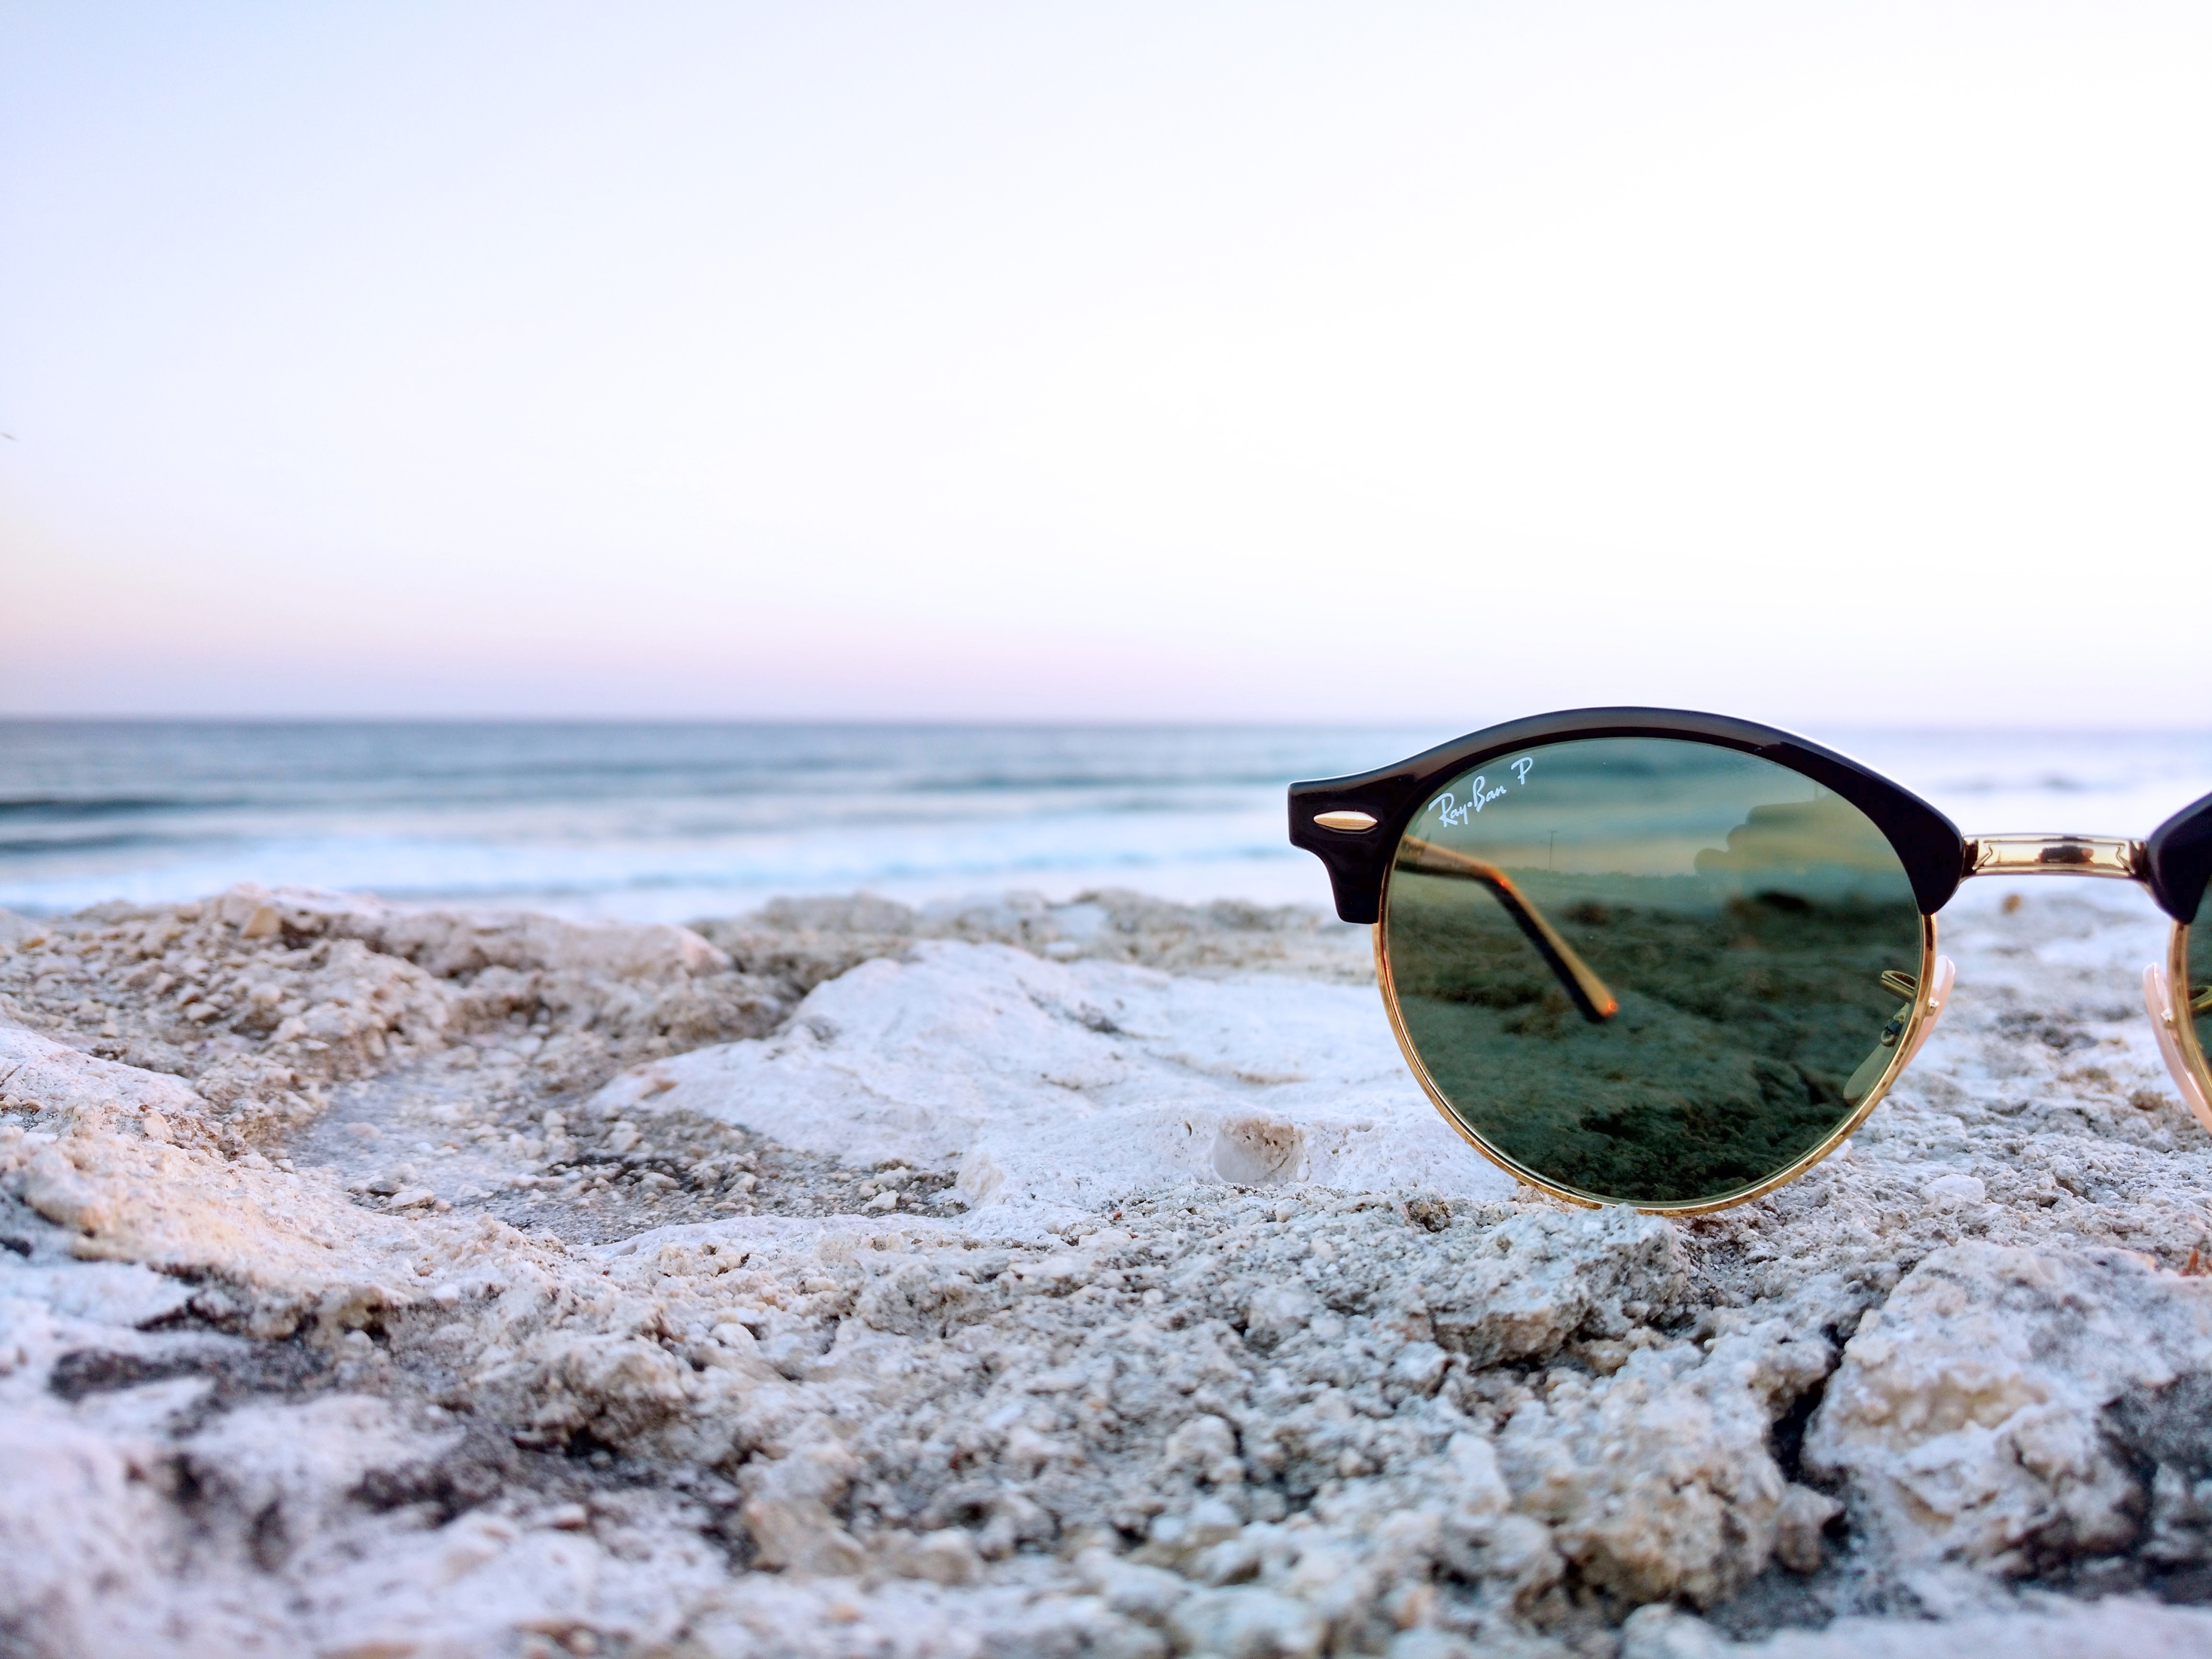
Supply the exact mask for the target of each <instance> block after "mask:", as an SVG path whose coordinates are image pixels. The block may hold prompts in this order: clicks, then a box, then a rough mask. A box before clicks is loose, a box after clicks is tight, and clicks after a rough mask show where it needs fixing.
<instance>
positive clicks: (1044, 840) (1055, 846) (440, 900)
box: [0, 720, 2212, 921]
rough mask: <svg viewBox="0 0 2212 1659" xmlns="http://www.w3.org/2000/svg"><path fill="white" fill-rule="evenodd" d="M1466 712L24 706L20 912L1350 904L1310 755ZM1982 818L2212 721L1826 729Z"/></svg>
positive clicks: (2105, 780) (2194, 773)
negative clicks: (1292, 818)
mask: <svg viewBox="0 0 2212 1659" xmlns="http://www.w3.org/2000/svg"><path fill="white" fill-rule="evenodd" d="M1458 735H1459V732H1458V731H1457V730H1453V729H1447V728H1440V727H1414V726H1406V727H1399V728H1388V729H1385V728H1352V727H1315V726H1279V727H1275V726H1045V725H1006V726H899V725H765V724H759V725H756V724H744V723H678V722H654V723H623V722H611V721H610V722H587V721H573V722H554V721H527V722H525V721H461V720H450V721H406V722H393V721H367V720H360V721H353V720H349V721H312V722H310V721H292V722H280V721H216V720H0V908H6V909H11V910H15V911H18V912H21V913H25V914H30V915H52V914H58V913H65V912H69V911H73V910H76V909H79V908H83V907H86V906H88V905H92V904H96V903H99V902H103V901H107V900H114V899H122V900H126V901H129V902H133V903H140V904H144V903H154V902H168V901H174V900H179V899H185V898H193V897H198V896H204V895H206V894H210V893H214V892H218V891H221V890H222V889H224V888H227V887H229V886H232V885H233V884H236V883H239V882H248V881H250V882H258V883H259V884H262V885H264V886H269V887H276V886H304V887H315V888H322V889H326V890H338V891H345V892H368V893H375V894H378V895H380V896H383V897H385V898H387V899H391V900H394V901H398V902H403V903H421V904H462V905H468V906H473V907H483V908H528V909H537V910H544V911H550V912H552V913H554V914H556V915H569V916H576V917H619V918H624V919H628V920H634V921H686V920H690V919H693V918H696V917H703V916H715V915H735V914H738V913H741V912H743V911H746V910H750V909H753V908H757V907H758V906H759V905H761V904H762V903H763V902H766V901H767V900H769V899H770V898H773V897H776V896H800V895H808V894H822V893H848V892H855V891H863V890H865V891H868V892H873V893H878V894H881V895H883V896H886V897H890V898H896V899H901V900H903V901H905V902H909V903H916V904H930V903H936V902H957V901H960V900H963V899H967V898H970V897H975V896H1000V895H1003V894H1005V893H1007V892H1009V891H1016V890H1025V891H1030V892H1035V893H1038V894H1041V895H1042V896H1044V897H1045V898H1047V899H1048V900H1052V901H1054V902H1058V901H1061V900H1065V899H1068V898H1072V897H1074V896H1076V895H1078V894H1079V893H1082V892H1085V891H1086V890H1095V889H1099V888H1106V887H1120V888H1129V889H1134V890H1139V891H1142V892H1148V893H1152V894H1156V895H1158V896H1163V897H1167V898H1173V899H1181V900H1185V901H1200V900H1206V899H1213V898H1243V899H1250V900H1255V901H1258V902H1264V903H1304V904H1312V905H1316V906H1322V905H1326V904H1327V902H1328V884H1327V882H1326V880H1325V879H1324V878H1323V876H1322V872H1321V868H1320V866H1319V865H1318V864H1317V863H1316V861H1315V860H1313V859H1311V858H1310V857H1309V856H1308V855H1306V854H1303V853H1300V852H1297V850H1295V849H1294V848H1291V846H1290V845H1289V844H1288V842H1286V840H1285V808H1284V799H1283V791H1284V787H1285V785H1287V784H1289V783H1290V782H1291V781H1293V780H1295V779H1300V778H1319V777H1329V776H1335V775H1342V774H1345V773H1348V772H1355V771H1362V770H1365V769H1369V768H1370V767H1375V766H1378V765H1383V764H1386V763H1390V762H1393V761H1395V760H1399V759H1401V758H1403V757H1407V756H1408V755H1412V754H1414V753H1417V752H1419V750H1423V749H1425V748H1428V747H1430V746H1431V745H1432V744H1437V743H1440V742H1443V741H1445V740H1447V739H1449V738H1453V737H1455V736H1458ZM1808 735H1809V736H1812V737H1814V738H1817V739H1818V740H1820V741H1821V742H1823V743H1826V744H1829V745H1830V746H1832V747H1834V748H1838V749H1841V750H1844V752H1846V753H1849V754H1852V755H1854V756H1856V757H1858V758H1860V759H1862V760H1863V761H1865V762H1867V763H1869V764H1870V765H1873V766H1875V768H1877V769H1880V770H1881V771H1883V772H1885V773H1887V775H1889V776H1891V777H1893V778H1894V779H1896V780H1897V781H1899V783H1902V784H1904V785H1905V787H1908V788H1910V789H1912V790H1914V791H1916V792H1917V793H1919V794H1921V795H1923V797H1925V798H1926V799H1929V800H1930V801H1932V802H1934V803H1935V804H1936V805H1937V806H1939V807H1941V808H1942V809H1943V810H1944V811H1947V812H1948V813H1949V814H1950V815H1951V817H1953V818H1954V820H1955V821H1956V822H1957V823H1958V824H1959V825H1960V828H1961V829H1964V830H1965V831H1966V833H1968V834H1970V835H1972V834H1976V833H1984V834H1987V833H1996V832H2000V831H2003V830H2014V829H2025V830H2064V831H2078V832H2087V833H2095V834H2106V835H2114V834H2118V835H2142V834H2146V833H2148V831H2149V830H2150V829H2152V828H2154V826H2155V825H2156V824H2157V823H2159V822H2160V820H2161V819H2163V818H2164V817H2166V816H2167V815H2169V814H2170V813H2172V812H2173V811H2176V810H2178V809H2179V808H2180V807H2182V806H2184V805H2187V804H2188V803H2189V802H2191V801H2192V800H2195V799H2197V798H2198V797H2200V796H2202V795H2203V794H2205V793H2212V732H1929V731H1855V730H1851V729H1849V728H1835V729H1816V730H1814V731H1811V732H1808Z"/></svg>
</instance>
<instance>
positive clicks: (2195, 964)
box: [2188, 888, 2212, 1054]
mask: <svg viewBox="0 0 2212 1659" xmlns="http://www.w3.org/2000/svg"><path fill="white" fill-rule="evenodd" d="M2188 996H2189V1000H2190V1006H2191V1010H2192V1011H2193V1012H2194V1013H2195V1014H2196V1018H2195V1019H2194V1020H2193V1021H2192V1022H2191V1024H2194V1025H2195V1026H2196V1028H2197V1047H2198V1048H2201V1049H2203V1050H2204V1051H2205V1052H2206V1053H2208V1054H2212V1001H2209V1000H2207V998H2208V996H2212V888H2208V889H2206V890H2205V894H2204V896H2203V898H2202V899H2200V900H2198V901H2197V920H2196V921H2192V922H2191V923H2190V924H2189V985H2188Z"/></svg>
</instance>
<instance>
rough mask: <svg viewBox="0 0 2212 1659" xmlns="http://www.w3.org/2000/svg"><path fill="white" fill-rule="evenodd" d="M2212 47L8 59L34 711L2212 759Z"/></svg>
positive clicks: (777, 10)
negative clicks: (1146, 730) (1517, 719)
mask: <svg viewBox="0 0 2212 1659" xmlns="http://www.w3.org/2000/svg"><path fill="white" fill-rule="evenodd" d="M2208 87H2212V8H2208V7H2206V6H2204V5H2203V4H2202V3H2189V4H2174V5H2151V4H2131V3H2124V0H2100V3H2095V4H2081V3H2074V0H2069V3H2065V4H2056V5H2044V4H2037V3H2033V0H2007V3H2001V4H1991V5H1987V6H1972V5H1956V4H1942V3H1936V4H1930V3H1913V4H1907V5H1885V4H1881V3H1850V4H1842V5H1832V6H1831V5H1817V4H1790V3H1775V0H1757V3H1747V4H1742V5H1715V4H1708V3H1702V0H1684V3H1669V4H1664V5H1653V4H1649V3H1633V4H1618V5H1602V4H1597V5H1593V4H1576V3H1542V4H1534V3H1531V4H1495V3H1492V4H1485V3H1475V0H1456V3H1451V4H1446V5H1438V6H1432V7H1431V6H1420V5H1413V4H1405V5H1382V6H1364V7H1361V6H1344V5H1335V6H1328V7H1307V6H1300V5H1296V4H1291V3H1285V0H1267V3H1251V4H1233V3H1230V4H1206V3H1178V4H1173V5H1143V4H1113V5H1106V4H1099V5H1091V6H1087V7H1079V6H1069V5H1036V4H1012V3H1009V4H1006V5H1001V6H965V5H957V4H947V5H929V6H916V5H884V6H866V5H850V4H834V3H833V4H818V5H817V4H799V3H789V4H784V5H780V6H758V5H755V6H746V5H740V4H731V3H720V4H711V5H697V6H689V5H682V4H646V5H634V6H607V5H597V6H589V7H586V6H565V5H561V4H551V3H543V0H538V3H531V4H526V5H514V6H499V5H491V4H450V3H441V4H422V5H414V4H406V3H378V4H352V5H338V4H306V3H301V4H293V5H273V4H272V5H260V6H248V5H230V4H222V3H213V0H203V3H196V4H192V5H173V4H166V3H163V4H144V5H121V4H106V3H98V0H55V3H46V4H22V3H0V431H4V432H6V433H7V434H9V435H10V436H9V438H8V439H7V440H6V441H0V629H4V631H3V632H0V640H3V641H4V647H0V711H4V712H11V713H16V714H38V713H61V712H78V713H96V712H128V713H149V714H161V713H179V714H180V713H249V714H338V713H364V714H369V713H398V714H704V715H736V716H771V717H782V716H813V715H852V716H885V715H890V716H927V717H951V718H959V717H974V716H982V717H1001V718H1002V717H1010V716H1011V717H1034V718H1067V717H1073V718H1103V719H1114V718H1170V719H1182V718H1194V719H1212V718H1234V719H1270V718H1281V719H1292V720H1304V719H1313V718H1331V717H1334V718H1342V719H1346V720H1373V719H1382V720H1404V719H1411V720H1413V721H1414V722H1415V723H1425V722H1429V721H1436V722H1439V723H1442V724H1446V725H1449V724H1454V723H1459V722H1462V721H1463V723H1464V725H1465V726H1469V727H1472V726H1476V725H1480V724H1482V723H1484V722H1486V721H1487V720H1492V719H1498V718H1504V717H1508V716H1510V715H1513V714H1523V713H1529V712H1534V711H1537V710H1541V709H1544V708H1559V707H1565V706H1572V705H1575V704H1582V703H1594V702H1661V703H1675V704H1686V705H1690V706H1703V707H1710V708H1722V709H1723V710H1726V711H1729V712H1732V713H1738V714H1746V715H1748V716H1752V717H1754V718H1765V719H1770V720H1780V721H1784V722H1789V721H1798V722H1817V723H1820V724H1822V725H1824V726H1832V725H1834V724H1837V723H1849V724H1863V723H1869V722H1894V721H1906V722H1917V721H1926V722H1931V723H1940V724H1956V723H1978V722H2002V723H2011V724H2027V725H2045V724H2069V725H2080V724H2093V723H2119V724H2141V723H2151V724H2180V725H2203V724H2205V723H2206V721H2205V718H2204V715H2203V712H2202V708H2201V699H2200V696H2199V695H2198V693H2199V691H2200V688H2201V687H2202V685H2203V683H2204V671H2203V664H2202V663H2201V661H2200V660H2199V659H2198V654H2197V653H2198V652H2199V651H2200V649H2201V641H2202V639H2203V611H2204V601H2205V599H2206V597H2207V595H2206V553H2207V549H2208V538H2212V470H2208V469H2212V189H2208V185H2212V96H2208V94H2207V88H2208Z"/></svg>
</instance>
